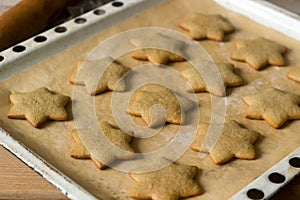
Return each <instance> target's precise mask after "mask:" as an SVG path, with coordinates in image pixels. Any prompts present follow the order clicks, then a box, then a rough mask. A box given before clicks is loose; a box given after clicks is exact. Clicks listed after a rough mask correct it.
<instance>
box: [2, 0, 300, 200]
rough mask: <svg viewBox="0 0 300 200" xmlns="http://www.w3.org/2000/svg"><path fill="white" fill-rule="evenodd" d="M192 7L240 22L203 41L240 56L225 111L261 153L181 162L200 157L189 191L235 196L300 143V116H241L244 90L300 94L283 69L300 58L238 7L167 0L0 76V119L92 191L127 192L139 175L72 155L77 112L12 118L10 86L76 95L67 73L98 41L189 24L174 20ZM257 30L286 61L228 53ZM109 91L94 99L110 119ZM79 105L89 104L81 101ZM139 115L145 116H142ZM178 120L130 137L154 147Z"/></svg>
mask: <svg viewBox="0 0 300 200" xmlns="http://www.w3.org/2000/svg"><path fill="white" fill-rule="evenodd" d="M194 11H197V12H202V13H217V14H222V15H223V16H224V17H226V18H227V19H228V20H229V21H230V22H231V23H232V24H233V25H234V26H235V27H236V29H237V30H236V32H235V33H233V34H230V35H229V36H228V38H227V41H226V42H224V43H223V42H221V43H218V42H214V41H202V42H200V43H201V45H203V47H205V49H206V50H207V51H208V52H209V53H210V55H211V57H212V58H213V59H214V60H215V61H226V62H231V63H233V64H235V65H236V67H237V70H236V72H237V73H238V74H239V75H241V77H242V78H243V79H244V80H245V82H246V83H245V85H244V86H242V87H235V88H232V89H229V90H227V91H228V97H227V98H226V102H227V117H228V118H232V119H236V120H237V121H239V122H240V123H242V124H243V125H244V126H246V127H248V128H249V129H252V130H255V131H257V132H259V133H261V135H262V136H261V138H260V139H259V141H258V142H257V143H256V144H255V148H256V151H257V159H256V160H253V161H247V160H233V161H231V162H229V163H227V164H224V165H221V166H218V165H215V164H213V162H212V160H211V159H210V157H209V156H205V157H204V158H202V159H201V158H200V157H199V153H197V152H194V151H192V150H188V151H187V152H186V153H185V154H184V155H183V156H182V157H181V158H180V159H178V160H177V162H178V163H184V164H190V165H196V166H198V167H199V169H200V170H199V174H198V176H197V178H196V181H197V182H198V183H199V184H200V185H201V187H202V188H203V189H204V194H202V195H200V196H196V197H193V198H191V199H227V198H229V197H231V196H232V195H233V194H235V193H236V192H238V191H239V190H240V189H242V188H243V187H244V186H245V185H247V184H248V183H250V182H251V181H252V180H254V179H255V178H256V177H258V176H259V175H260V174H262V173H263V172H264V171H266V170H267V169H268V168H270V167H271V166H273V165H275V164H276V163H277V162H278V161H279V160H281V159H282V158H283V157H285V156H286V155H287V154H288V153H290V152H291V151H293V150H294V149H296V147H298V146H299V145H300V136H299V128H300V120H298V121H292V122H290V123H287V124H286V125H285V126H284V127H283V128H282V129H278V130H275V129H273V128H272V127H270V126H269V125H268V124H267V123H266V122H265V121H263V120H249V119H246V118H244V116H243V114H244V112H245V110H246V108H247V106H246V104H245V103H244V102H243V101H242V97H243V96H245V95H251V94H255V93H257V92H260V91H261V90H262V89H263V88H267V87H270V86H273V87H276V88H279V89H282V90H285V91H288V92H292V93H296V94H300V84H299V83H296V82H293V81H291V80H288V79H287V78H286V73H287V72H288V71H289V70H291V69H293V68H295V67H297V65H298V67H299V65H300V57H299V54H300V42H298V41H295V40H293V39H291V38H289V37H287V36H285V35H282V34H280V33H278V32H276V31H273V30H270V29H268V28H266V27H264V26H262V25H259V24H257V23H255V22H253V21H251V20H249V19H247V18H245V17H243V16H241V15H238V14H236V13H233V12H230V11H227V10H225V9H223V8H222V7H220V6H218V5H217V4H215V3H214V2H213V1H211V0H186V1H182V0H169V1H167V2H166V3H163V4H161V5H159V6H156V7H154V8H152V9H149V10H147V11H145V12H143V13H141V14H139V15H137V16H135V17H133V18H131V19H129V20H127V21H124V22H122V23H120V24H118V25H115V26H114V27H112V28H109V29H107V30H105V31H103V32H101V33H99V34H97V35H96V36H95V37H93V38H90V39H88V40H86V41H83V42H82V43H80V44H78V45H76V46H74V47H72V48H70V49H67V50H65V51H63V52H60V53H58V54H57V55H55V56H53V57H50V58H48V59H46V60H44V61H42V62H41V63H39V64H37V65H35V66H32V67H30V68H28V69H27V70H25V71H23V72H21V73H19V74H17V75H15V76H13V77H11V78H9V79H8V80H6V81H4V82H2V83H1V84H0V95H1V99H0V125H1V127H3V128H4V129H5V130H6V131H8V132H9V133H10V134H11V135H12V136H13V137H14V138H15V139H16V140H19V141H21V142H22V143H23V144H24V145H26V146H27V147H28V148H30V149H31V150H32V151H34V152H36V153H37V154H38V155H39V156H41V157H42V158H43V159H44V160H45V161H46V162H48V163H50V164H51V165H53V166H54V167H55V168H57V169H58V170H60V171H61V172H62V173H64V174H65V175H66V176H68V177H70V178H71V179H73V180H74V181H75V182H77V183H78V184H79V185H81V186H82V187H83V188H85V189H86V190H88V191H89V192H90V193H92V194H94V195H95V196H97V197H99V198H103V199H114V198H117V199H127V198H129V197H128V195H129V191H130V188H131V187H132V186H133V185H134V182H133V181H132V180H131V179H130V177H129V176H128V175H127V174H126V173H123V172H119V171H116V170H114V169H110V168H108V169H106V170H102V171H101V170H99V169H97V168H96V166H95V165H94V164H93V163H92V161H91V160H77V159H73V158H71V157H70V151H71V148H72V147H73V145H74V142H73V140H72V137H71V134H70V132H71V130H72V129H74V122H73V121H72V120H69V121H67V122H48V123H46V124H44V125H43V126H42V127H41V128H39V129H36V128H33V127H32V126H31V125H30V124H29V123H28V122H27V121H26V120H12V119H8V118H7V117H6V114H7V112H8V110H9V108H10V107H11V104H10V102H9V94H10V93H11V92H27V91H31V90H33V89H36V88H39V87H43V86H45V87H48V88H49V89H51V90H54V91H57V92H59V93H63V94H65V95H69V96H72V90H73V85H71V84H70V83H69V82H68V80H69V77H70V76H71V74H72V72H73V70H75V68H76V64H77V61H78V60H81V59H83V58H85V56H86V55H87V54H88V53H89V52H90V51H91V50H92V49H93V48H94V47H95V46H96V45H97V44H99V43H100V42H101V41H103V40H105V39H107V38H109V37H110V36H112V35H113V34H116V33H119V32H122V31H124V30H129V29H132V28H137V27H145V26H146V27H148V26H154V27H155V26H157V27H166V28H171V29H174V30H177V31H180V32H184V31H182V30H181V29H180V28H178V27H177V24H178V22H179V21H181V20H182V19H184V18H186V17H188V15H189V13H191V12H194ZM258 36H263V37H266V38H269V39H272V40H275V41H277V42H278V43H281V44H284V45H285V46H287V47H288V48H289V51H288V53H287V54H286V56H285V57H286V60H287V63H288V65H287V66H286V67H270V68H267V69H264V70H262V71H259V72H257V71H254V70H253V69H252V68H251V67H249V66H248V65H247V64H244V63H241V62H235V61H232V60H230V59H229V55H230V53H231V52H232V51H233V49H234V41H236V40H237V39H252V38H256V37H258ZM119 61H120V62H121V63H123V64H125V65H127V66H137V65H140V64H144V63H146V62H140V61H134V60H132V59H131V58H130V56H129V55H124V56H123V57H121V58H120V59H119ZM171 66H173V67H174V68H175V69H178V70H181V69H182V68H184V67H185V66H181V65H180V64H179V63H175V64H172V65H171ZM76 87H80V86H76ZM83 89H84V87H83ZM111 95H112V93H111V92H106V93H104V94H102V95H99V96H96V105H95V106H96V110H97V116H98V118H99V119H106V120H108V121H110V122H113V118H112V116H111V112H110V110H111V107H110V105H111V104H110V97H111ZM197 98H198V99H199V104H200V118H201V121H202V122H207V121H208V120H209V119H210V113H209V112H210V102H211V98H210V96H209V95H208V94H206V93H201V94H197ZM71 107H72V106H71V104H70V105H69V106H68V109H69V113H70V114H71V113H72V112H71ZM82 109H83V110H84V108H82ZM120 112H123V111H120ZM124 112H125V111H124ZM135 120H136V121H138V122H139V123H142V122H141V120H140V119H135ZM176 128H177V127H176V126H175V125H168V126H167V127H166V128H165V129H163V130H162V131H161V132H160V133H158V134H157V135H156V136H154V137H152V138H149V139H143V140H142V139H136V140H134V141H133V145H134V147H135V148H136V149H138V150H139V151H141V152H146V151H152V150H155V149H157V148H160V146H161V145H164V144H166V143H168V141H169V140H170V138H172V137H173V130H176Z"/></svg>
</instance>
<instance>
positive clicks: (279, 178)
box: [268, 172, 285, 184]
mask: <svg viewBox="0 0 300 200" xmlns="http://www.w3.org/2000/svg"><path fill="white" fill-rule="evenodd" d="M268 178H269V181H271V182H272V183H277V184H280V183H283V182H284V181H285V176H283V175H282V174H280V173H277V172H274V173H272V174H270V175H269V177H268Z"/></svg>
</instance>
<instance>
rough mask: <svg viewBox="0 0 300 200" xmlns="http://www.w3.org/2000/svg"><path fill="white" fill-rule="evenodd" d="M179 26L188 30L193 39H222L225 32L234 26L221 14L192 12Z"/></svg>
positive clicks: (232, 29) (230, 31) (232, 30)
mask: <svg viewBox="0 0 300 200" xmlns="http://www.w3.org/2000/svg"><path fill="white" fill-rule="evenodd" d="M179 26H180V27H181V28H183V29H185V30H187V31H188V34H189V36H190V37H191V38H192V39H195V40H202V39H210V40H216V41H223V40H224V35H225V33H232V32H234V27H233V26H232V25H231V24H230V23H229V22H228V21H227V20H226V19H225V18H224V17H222V16H221V15H207V14H201V13H193V14H192V15H191V16H190V18H189V19H187V20H185V21H183V22H180V23H179Z"/></svg>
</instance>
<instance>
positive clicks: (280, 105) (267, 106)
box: [243, 88, 300, 128]
mask: <svg viewBox="0 0 300 200" xmlns="http://www.w3.org/2000/svg"><path fill="white" fill-rule="evenodd" d="M243 99H244V101H245V102H246V104H247V105H248V106H249V107H248V109H247V111H246V114H245V116H246V117H247V118H251V119H264V120H266V121H267V122H268V123H269V124H270V125H271V126H272V127H274V128H280V127H281V126H282V125H283V124H284V123H285V122H286V121H288V120H295V119H300V107H299V106H300V95H296V94H292V93H288V92H284V91H281V90H278V89H275V88H269V89H266V90H265V91H260V92H259V93H257V94H255V95H250V96H246V97H244V98H243Z"/></svg>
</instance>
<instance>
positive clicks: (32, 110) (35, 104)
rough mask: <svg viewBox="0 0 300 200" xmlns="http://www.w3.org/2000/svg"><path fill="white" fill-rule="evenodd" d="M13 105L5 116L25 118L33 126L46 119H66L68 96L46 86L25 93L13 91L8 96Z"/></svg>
mask: <svg viewBox="0 0 300 200" xmlns="http://www.w3.org/2000/svg"><path fill="white" fill-rule="evenodd" d="M9 98H10V101H11V102H12V104H13V106H12V108H11V109H10V110H9V112H8V114H7V116H8V117H9V118H12V119H27V120H28V121H29V122H30V124H31V125H32V126H34V127H38V126H39V125H41V124H42V123H44V122H45V121H47V120H49V119H50V120H57V121H64V120H68V113H67V111H66V109H65V106H66V105H67V104H68V103H69V102H70V100H71V99H70V97H68V96H65V95H62V94H56V93H54V92H52V91H50V90H48V89H47V88H44V87H42V88H39V89H36V90H34V91H31V92H26V93H14V94H11V95H10V96H9Z"/></svg>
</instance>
